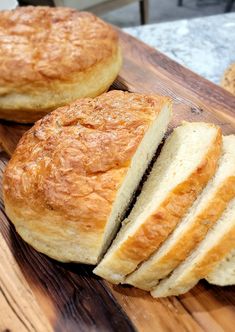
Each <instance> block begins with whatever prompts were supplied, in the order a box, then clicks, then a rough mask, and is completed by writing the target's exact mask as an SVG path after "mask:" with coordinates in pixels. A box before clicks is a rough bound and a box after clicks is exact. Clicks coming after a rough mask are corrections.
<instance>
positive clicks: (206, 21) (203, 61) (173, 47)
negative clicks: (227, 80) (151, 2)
mask: <svg viewBox="0 0 235 332" xmlns="http://www.w3.org/2000/svg"><path fill="white" fill-rule="evenodd" d="M124 31H125V32H127V33H129V34H131V35H133V36H134V37H137V38H139V39H141V40H142V41H144V42H145V43H146V44H149V45H150V46H152V47H154V48H157V49H158V50H159V51H161V52H163V53H165V54H166V55H168V56H169V57H170V58H172V59H174V60H175V61H177V62H179V63H181V64H182V65H184V66H185V67H188V68H190V69H191V70H193V71H194V72H196V73H197V74H199V75H201V76H204V77H205V78H207V79H209V80H211V81H213V82H214V83H217V84H218V83H219V82H220V79H221V76H222V75H223V72H224V70H225V69H226V68H227V67H228V65H229V64H230V63H232V62H235V13H231V14H222V15H216V16H209V17H202V18H196V19H190V20H180V21H175V22H166V23H159V24H152V25H146V26H139V27H134V28H126V29H124Z"/></svg>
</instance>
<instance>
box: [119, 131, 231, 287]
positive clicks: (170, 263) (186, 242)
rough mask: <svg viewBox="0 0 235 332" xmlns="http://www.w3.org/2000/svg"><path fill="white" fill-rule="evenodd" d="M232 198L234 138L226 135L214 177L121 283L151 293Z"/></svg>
mask: <svg viewBox="0 0 235 332" xmlns="http://www.w3.org/2000/svg"><path fill="white" fill-rule="evenodd" d="M234 196H235V135H230V136H226V137H224V138H223V148H222V156H221V158H220V160H219V165H218V168H217V170H216V173H215V176H214V177H213V178H212V179H211V180H210V182H209V183H208V185H207V186H206V188H205V189H204V190H203V192H202V193H201V195H199V197H198V198H197V200H196V201H195V202H194V204H193V205H192V207H191V208H190V210H189V212H188V213H187V214H186V216H185V217H184V218H183V220H182V221H181V222H180V223H179V225H178V226H177V227H176V229H175V230H174V232H173V233H172V234H171V235H170V236H169V238H168V239H167V240H166V241H165V242H164V243H163V245H162V246H161V247H160V249H159V250H158V251H157V252H156V253H154V254H153V255H152V256H151V257H150V258H149V260H147V261H146V262H144V263H143V264H142V265H141V266H140V267H139V269H138V270H137V271H135V272H133V273H132V274H131V275H129V276H128V277H127V279H126V281H125V282H126V283H128V284H131V285H134V286H136V287H139V288H142V289H145V290H151V288H153V287H154V286H156V285H157V284H158V282H159V280H160V279H163V278H165V277H166V276H167V275H168V274H170V273H171V272H172V271H173V270H174V269H175V268H176V267H177V266H178V265H179V264H180V263H181V262H182V261H184V260H185V259H186V257H187V256H188V255H189V254H190V252H191V251H192V250H193V249H194V248H195V247H196V246H197V244H198V243H199V242H201V241H202V240H203V238H204V237H205V235H206V233H207V231H208V229H209V228H210V227H211V226H212V225H213V224H214V223H216V221H217V220H218V219H219V218H220V216H221V215H222V213H223V211H224V210H225V209H226V206H227V203H228V202H229V201H230V200H231V199H232V198H233V197H234Z"/></svg>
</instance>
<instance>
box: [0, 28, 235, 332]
mask: <svg viewBox="0 0 235 332" xmlns="http://www.w3.org/2000/svg"><path fill="white" fill-rule="evenodd" d="M120 37H121V43H122V47H123V53H124V64H123V68H122V71H121V73H120V75H119V77H118V79H117V80H116V81H115V83H114V84H113V86H112V88H114V89H122V90H128V91H135V92H148V93H158V94H163V95H169V96H171V97H172V98H173V100H174V117H173V121H172V122H171V125H170V130H171V129H172V128H173V127H175V126H176V125H178V124H179V123H181V122H182V120H189V121H207V122H214V123H217V124H219V125H220V126H221V127H222V130H223V133H224V134H230V133H235V118H234V110H235V98H234V97H233V96H232V95H231V94H230V93H228V92H226V91H225V90H223V89H221V88H220V87H218V86H215V85H213V84H212V83H210V82H208V81H207V80H205V79H203V78H202V77H199V76H198V75H196V74H194V73H192V72H190V71H189V70H187V69H186V68H184V67H182V66H181V65H179V64H177V63H175V62H174V61H172V60H170V59H169V58H167V57H166V56H164V55H163V54H161V53H159V52H157V51H155V50H154V49H152V48H150V47H148V46H146V45H144V44H143V43H141V42H139V41H137V40H136V39H134V38H132V37H130V36H128V35H126V34H124V33H122V32H120ZM28 128H29V126H22V125H16V124H13V123H6V122H1V124H0V145H1V146H2V149H3V150H5V151H6V152H7V153H8V154H9V155H11V154H12V152H13V151H14V149H15V146H16V144H17V142H18V140H19V139H20V137H21V136H22V134H23V132H24V131H26V130H27V129H28ZM202 139H203V138H202ZM7 160H8V157H7V155H6V153H4V152H1V153H0V181H1V180H2V173H3V171H4V167H5V165H6V163H7ZM0 185H1V183H0ZM0 209H1V210H0V332H3V331H4V332H8V331H12V332H15V331H16V332H21V331H40V332H41V331H43V332H44V331H56V332H57V331H59V332H64V331H65V332H66V331H68V332H75V331H84V332H85V331H100V332H105V331H118V332H122V331H124V332H126V331H127V332H129V331H131V332H133V331H141V332H155V331H180V332H184V331H208V332H212V331H213V332H217V331H218V332H219V331H221V332H222V331H231V332H232V331H234V326H235V288H234V287H225V288H222V287H215V286H212V285H209V284H208V283H206V282H205V281H203V282H201V283H200V284H199V285H198V286H196V287H194V289H193V290H192V291H190V292H188V293H187V294H185V295H182V296H179V297H171V298H167V299H159V300H156V299H153V298H151V296H150V295H149V294H148V293H147V292H144V291H141V290H138V289H135V288H133V287H127V286H113V285H111V284H109V283H107V282H105V281H103V280H101V279H99V278H98V277H96V276H94V275H92V273H91V271H92V267H91V266H85V265H79V264H77V265H76V264H61V263H58V262H56V261H53V260H52V259H49V258H47V257H46V256H44V255H42V254H40V253H37V252H36V251H35V250H34V249H32V248H31V247H30V246H29V245H27V244H26V243H24V241H23V240H21V239H20V237H19V236H18V235H17V234H16V232H15V229H14V227H13V226H12V224H11V223H10V222H9V220H8V219H7V217H6V215H5V213H4V206H3V202H2V197H1V198H0Z"/></svg>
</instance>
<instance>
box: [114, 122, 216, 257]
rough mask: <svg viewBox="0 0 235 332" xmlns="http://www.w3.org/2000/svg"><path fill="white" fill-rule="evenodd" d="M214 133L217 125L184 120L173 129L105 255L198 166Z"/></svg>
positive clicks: (212, 139)
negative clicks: (122, 225) (183, 122)
mask: <svg viewBox="0 0 235 332" xmlns="http://www.w3.org/2000/svg"><path fill="white" fill-rule="evenodd" d="M216 135H217V128H216V127H213V126H209V125H207V124H205V123H185V124H184V125H182V126H180V127H178V128H176V129H175V130H174V132H173V134H172V135H171V136H170V137H169V138H168V139H167V141H166V143H165V144H164V146H163V149H162V151H161V154H160V156H159V157H158V159H157V161H156V163H155V164H154V166H153V169H152V171H151V173H150V175H149V177H148V179H147V181H146V182H145V184H144V186H143V188H142V191H141V194H140V196H139V197H138V199H137V202H136V204H135V205H134V208H133V209H132V211H131V213H130V215H129V217H128V218H127V219H126V220H125V221H124V223H125V224H126V226H125V227H123V228H122V229H121V231H120V232H119V234H118V236H117V238H116V239H115V241H114V243H113V245H112V247H111V249H110V250H109V252H108V254H110V253H111V252H112V251H115V250H116V249H117V247H118V246H119V245H120V243H121V242H124V241H125V240H126V239H127V238H128V237H129V236H131V235H132V234H133V233H134V232H135V231H136V230H137V229H138V228H139V226H140V225H141V224H142V223H144V222H145V221H146V219H147V218H148V216H149V215H151V214H152V213H153V212H154V211H155V210H156V208H157V207H158V206H159V205H160V204H161V202H162V201H163V200H164V199H165V198H166V197H167V195H168V194H169V192H171V191H172V190H173V189H174V188H175V187H176V186H177V185H178V184H180V183H182V182H183V181H184V180H186V179H187V178H188V177H189V176H190V175H191V173H192V172H194V171H195V170H196V169H197V167H199V166H200V164H201V162H202V161H203V159H204V157H205V155H206V154H207V151H208V150H209V148H210V147H211V144H212V142H213V141H214V140H215V137H216Z"/></svg>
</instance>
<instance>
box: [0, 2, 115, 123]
mask: <svg viewBox="0 0 235 332" xmlns="http://www.w3.org/2000/svg"><path fill="white" fill-rule="evenodd" d="M120 67H121V54H120V48H119V44H118V34H117V32H116V31H115V30H114V29H113V28H112V27H111V26H109V25H108V24H106V23H105V22H103V21H102V20H100V19H99V18H97V17H95V16H94V15H93V14H91V13H86V12H79V11H77V10H74V9H70V8H60V7H57V8H50V7H32V6H29V7H19V8H17V9H15V10H12V11H2V12H1V11H0V73H1V74H0V118H1V119H5V120H13V121H17V122H24V123H27V122H28V123H30V122H34V121H35V120H37V119H39V118H41V117H42V116H43V115H45V114H46V113H48V112H49V111H51V110H54V109H56V108H57V107H58V106H62V105H66V104H68V103H70V102H71V101H73V100H75V99H77V98H82V97H95V96H97V95H99V94H101V93H102V92H104V91H106V90H107V89H108V88H109V86H110V85H111V84H112V82H113V81H114V79H115V78H116V76H117V74H118V72H119V70H120Z"/></svg>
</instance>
